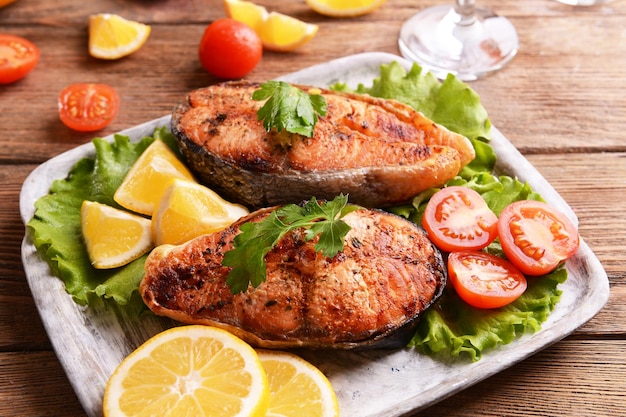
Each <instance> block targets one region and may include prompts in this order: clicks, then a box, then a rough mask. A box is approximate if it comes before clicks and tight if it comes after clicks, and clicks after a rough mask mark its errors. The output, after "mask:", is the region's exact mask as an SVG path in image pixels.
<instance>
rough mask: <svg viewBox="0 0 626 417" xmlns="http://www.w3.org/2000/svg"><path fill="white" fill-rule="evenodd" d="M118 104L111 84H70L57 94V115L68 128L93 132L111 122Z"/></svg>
mask: <svg viewBox="0 0 626 417" xmlns="http://www.w3.org/2000/svg"><path fill="white" fill-rule="evenodd" d="M119 105H120V99H119V96H118V95H117V92H116V91H115V90H114V89H113V87H111V86H108V85H106V84H72V85H70V86H68V87H65V89H64V90H63V91H61V94H59V117H60V118H61V121H62V122H63V124H65V125H66V126H67V127H69V128H70V129H73V130H78V131H80V132H93V131H95V130H100V129H102V128H103V127H105V126H107V125H108V124H109V123H111V121H112V120H113V118H115V116H116V115H117V110H118V108H119Z"/></svg>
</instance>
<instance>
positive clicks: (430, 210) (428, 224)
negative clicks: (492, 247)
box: [422, 186, 498, 252]
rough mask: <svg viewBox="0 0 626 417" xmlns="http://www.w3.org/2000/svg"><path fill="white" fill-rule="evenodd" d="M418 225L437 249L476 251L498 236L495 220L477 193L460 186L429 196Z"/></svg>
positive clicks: (496, 221) (496, 220)
mask: <svg viewBox="0 0 626 417" xmlns="http://www.w3.org/2000/svg"><path fill="white" fill-rule="evenodd" d="M422 225H423V226H424V229H426V231H427V232H428V237H429V238H430V240H432V241H433V243H434V244H435V245H437V247H438V248H439V249H441V250H444V251H446V252H454V251H459V250H478V249H482V248H484V247H485V246H487V245H488V244H490V243H491V242H492V241H493V240H494V239H495V238H496V236H497V233H498V217H497V216H496V215H495V213H494V212H493V211H491V209H489V206H487V203H486V202H485V200H484V199H483V198H482V196H481V195H480V194H478V193H477V192H476V191H474V190H472V189H470V188H467V187H460V186H452V187H446V188H443V189H442V190H441V191H438V192H436V193H435V195H433V196H432V198H431V199H430V201H429V202H428V204H427V205H426V210H425V211H424V216H423V217H422Z"/></svg>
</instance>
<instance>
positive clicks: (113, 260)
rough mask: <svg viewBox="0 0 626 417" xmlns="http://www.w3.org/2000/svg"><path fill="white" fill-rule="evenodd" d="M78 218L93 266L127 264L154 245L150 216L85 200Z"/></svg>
mask: <svg viewBox="0 0 626 417" xmlns="http://www.w3.org/2000/svg"><path fill="white" fill-rule="evenodd" d="M80 222H81V231H82V234H83V239H84V241H85V246H86V247H87V253H88V255H89V259H90V261H91V263H92V265H93V266H94V268H98V269H106V268H117V267H118V266H123V265H126V264H128V263H130V262H132V261H134V260H135V259H137V258H139V257H141V256H142V255H143V254H145V253H147V252H148V251H150V249H152V248H153V247H154V245H153V243H152V236H151V230H150V225H151V223H150V220H149V219H146V218H143V217H141V216H138V215H136V214H133V213H128V212H126V211H123V210H119V209H117V208H115V207H111V206H108V205H105V204H101V203H97V202H94V201H88V200H85V201H83V203H82V205H81V210H80Z"/></svg>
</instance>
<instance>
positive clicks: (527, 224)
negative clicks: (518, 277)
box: [498, 200, 580, 275]
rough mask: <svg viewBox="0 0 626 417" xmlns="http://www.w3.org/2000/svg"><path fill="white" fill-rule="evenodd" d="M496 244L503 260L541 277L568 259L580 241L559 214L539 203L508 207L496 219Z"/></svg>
mask: <svg viewBox="0 0 626 417" xmlns="http://www.w3.org/2000/svg"><path fill="white" fill-rule="evenodd" d="M498 233H499V235H500V243H501V244H502V250H503V251H504V254H505V255H506V257H507V258H508V259H509V260H510V261H511V262H512V263H513V264H514V265H515V266H517V268H518V269H519V270H520V271H522V272H523V273H525V274H527V275H545V274H547V273H549V272H551V271H552V270H554V269H555V268H556V267H557V266H559V265H560V264H561V263H562V262H564V261H565V260H567V259H569V258H570V257H571V256H572V255H573V254H574V253H575V252H576V250H577V249H578V245H579V242H580V238H579V236H578V231H577V230H576V227H575V226H574V225H573V224H572V222H571V221H570V220H569V219H568V218H567V216H565V215H564V214H563V213H561V212H559V211H557V210H555V209H554V208H552V207H551V206H549V205H548V204H546V203H543V202H541V201H534V200H523V201H516V202H514V203H511V204H509V205H508V206H507V207H505V208H504V210H502V213H500V219H499V220H498Z"/></svg>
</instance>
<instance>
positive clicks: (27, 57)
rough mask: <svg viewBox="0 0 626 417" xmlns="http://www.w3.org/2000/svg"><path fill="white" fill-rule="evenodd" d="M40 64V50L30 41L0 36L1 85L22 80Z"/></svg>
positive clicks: (12, 36)
mask: <svg viewBox="0 0 626 417" xmlns="http://www.w3.org/2000/svg"><path fill="white" fill-rule="evenodd" d="M37 62H39V48H37V46H35V44H34V43H32V42H31V41H29V40H28V39H24V38H21V37H19V36H15V35H8V34H0V84H10V83H13V82H15V81H18V80H21V79H22V78H24V77H25V76H26V74H28V73H29V72H31V71H32V70H33V68H35V65H37Z"/></svg>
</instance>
